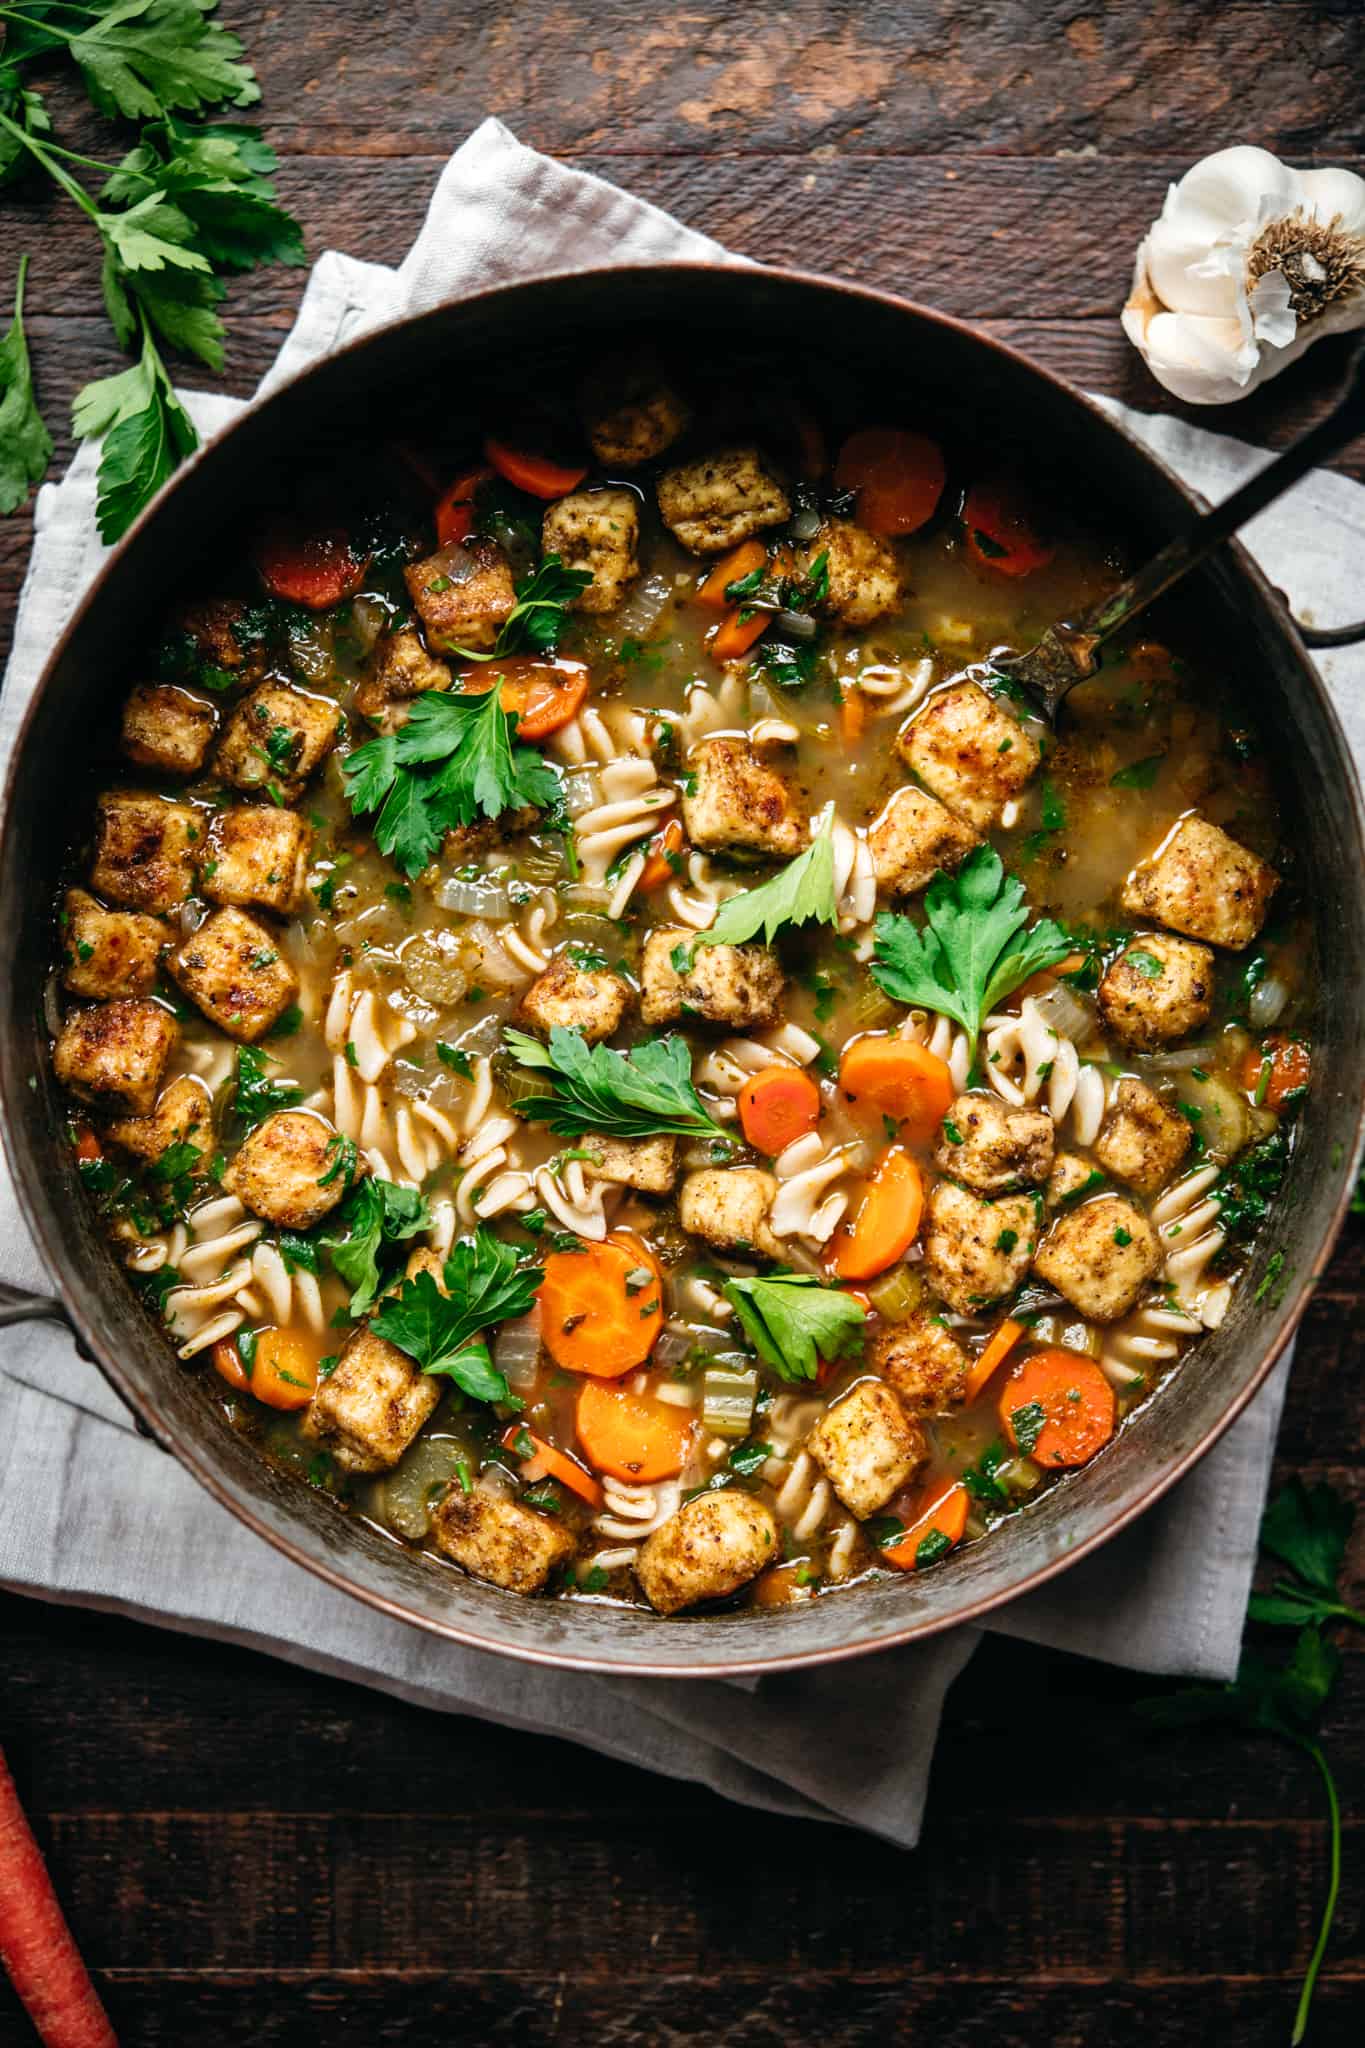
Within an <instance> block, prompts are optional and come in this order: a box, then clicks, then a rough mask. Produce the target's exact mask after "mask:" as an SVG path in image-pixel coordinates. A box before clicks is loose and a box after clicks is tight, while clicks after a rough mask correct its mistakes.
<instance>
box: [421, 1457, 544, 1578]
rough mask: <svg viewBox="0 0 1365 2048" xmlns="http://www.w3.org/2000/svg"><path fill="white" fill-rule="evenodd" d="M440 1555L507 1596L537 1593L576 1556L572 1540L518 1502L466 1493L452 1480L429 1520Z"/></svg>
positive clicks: (532, 1510) (485, 1494)
mask: <svg viewBox="0 0 1365 2048" xmlns="http://www.w3.org/2000/svg"><path fill="white" fill-rule="evenodd" d="M431 1538H432V1541H433V1543H434V1544H435V1545H436V1548H437V1549H438V1550H441V1551H444V1553H445V1555H446V1556H447V1557H449V1558H453V1559H454V1561H455V1563H456V1564H459V1565H463V1566H464V1568H465V1570H466V1571H467V1572H470V1573H472V1574H473V1576H474V1577H475V1578H476V1579H487V1580H489V1582H490V1583H491V1584H492V1585H494V1586H501V1587H502V1588H503V1589H504V1591H506V1592H508V1593H538V1592H539V1591H540V1589H541V1587H542V1586H543V1585H544V1584H545V1581H546V1580H547V1579H548V1578H549V1576H550V1573H551V1572H552V1571H553V1570H554V1569H555V1567H556V1565H561V1564H567V1563H568V1561H569V1559H570V1558H571V1557H572V1556H573V1550H574V1536H573V1532H572V1530H570V1529H566V1528H565V1527H564V1526H563V1524H562V1523H561V1522H556V1521H552V1520H551V1518H550V1517H549V1515H538V1514H536V1512H535V1510H534V1509H533V1508H528V1507H524V1506H523V1505H522V1503H521V1502H520V1501H519V1500H510V1499H509V1500H503V1499H500V1498H498V1497H497V1496H495V1495H493V1494H490V1493H466V1492H465V1490H464V1488H463V1487H462V1486H461V1485H460V1484H459V1482H458V1481H457V1480H452V1481H451V1483H450V1485H449V1486H448V1487H447V1489H446V1491H445V1492H444V1494H442V1496H441V1498H440V1500H439V1501H438V1502H437V1504H436V1506H435V1508H434V1509H433V1510H432V1516H431Z"/></svg>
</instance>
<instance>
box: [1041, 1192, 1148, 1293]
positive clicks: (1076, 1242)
mask: <svg viewBox="0 0 1365 2048" xmlns="http://www.w3.org/2000/svg"><path fill="white" fill-rule="evenodd" d="M1160 1264H1161V1247H1160V1245H1159V1244H1158V1243H1157V1241H1156V1232H1155V1231H1154V1230H1153V1229H1152V1226H1151V1224H1150V1223H1149V1222H1148V1221H1147V1218H1146V1217H1145V1216H1144V1215H1143V1213H1142V1211H1141V1210H1140V1209H1137V1208H1135V1207H1134V1206H1133V1204H1132V1203H1131V1202H1130V1201H1127V1200H1126V1199H1125V1198H1124V1197H1123V1196H1122V1195H1100V1196H1097V1198H1096V1199H1095V1200H1094V1201H1093V1202H1082V1203H1081V1204H1080V1206H1079V1208H1076V1209H1070V1210H1068V1211H1067V1213H1066V1214H1065V1215H1063V1216H1059V1217H1058V1218H1057V1221H1056V1222H1055V1223H1054V1224H1053V1225H1052V1228H1051V1229H1050V1230H1049V1231H1048V1234H1047V1236H1046V1237H1045V1238H1044V1240H1043V1242H1042V1244H1041V1246H1040V1247H1039V1250H1038V1256H1037V1258H1036V1259H1035V1260H1034V1262H1033V1270H1034V1272H1035V1273H1036V1274H1037V1275H1038V1278H1039V1279H1040V1280H1044V1281H1046V1282H1047V1285H1048V1286H1049V1287H1055V1288H1056V1290H1057V1292H1058V1294H1060V1295H1063V1296H1064V1297H1065V1298H1066V1300H1067V1301H1069V1302H1070V1303H1071V1306H1072V1307H1073V1308H1074V1309H1076V1310H1078V1311H1079V1313H1080V1314H1081V1315H1083V1316H1084V1317H1085V1319H1086V1321H1087V1322H1090V1323H1116V1322H1117V1321H1118V1320H1119V1317H1120V1316H1126V1315H1127V1313H1128V1311H1129V1309H1130V1308H1132V1307H1133V1305H1134V1304H1135V1302H1136V1301H1137V1298H1138V1296H1139V1295H1140V1294H1141V1292H1142V1290H1143V1288H1144V1287H1145V1286H1146V1284H1147V1282H1148V1281H1149V1280H1150V1279H1151V1277H1152V1275H1153V1274H1154V1273H1155V1272H1156V1270H1157V1267H1158V1266H1159V1265H1160Z"/></svg>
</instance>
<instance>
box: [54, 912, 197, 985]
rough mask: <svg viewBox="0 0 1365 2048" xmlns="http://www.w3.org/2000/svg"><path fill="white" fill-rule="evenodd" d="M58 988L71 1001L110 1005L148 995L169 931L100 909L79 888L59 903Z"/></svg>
mask: <svg viewBox="0 0 1365 2048" xmlns="http://www.w3.org/2000/svg"><path fill="white" fill-rule="evenodd" d="M61 926H62V986H63V987H64V988H68V989H70V991H71V993H72V995H73V996H89V997H91V998H92V999H93V1000H94V1001H96V1002H112V1001H113V1000H114V999H115V998H116V997H118V996H145V995H150V994H151V991H152V989H153V988H154V987H155V986H156V971H157V963H158V962H159V960H160V958H161V949H162V947H163V946H168V945H169V944H170V942H171V929H170V927H169V925H164V924H162V922H161V921H160V919H159V918H155V917H143V916H142V915H141V914H140V913H139V912H138V911H135V910H106V909H105V907H104V905H103V904H102V903H97V902H96V901H95V899H94V897H93V896H91V895H88V894H87V893H86V891H85V890H84V889H68V890H67V892H66V895H65V897H64V898H63V901H62V918H61Z"/></svg>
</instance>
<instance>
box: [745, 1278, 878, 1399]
mask: <svg viewBox="0 0 1365 2048" xmlns="http://www.w3.org/2000/svg"><path fill="white" fill-rule="evenodd" d="M722 1292H723V1293H724V1295H725V1298H726V1300H727V1301H728V1302H729V1303H730V1304H731V1306H732V1307H733V1309H734V1311H735V1314H736V1315H737V1316H738V1317H739V1320H740V1324H741V1327H742V1328H743V1331H744V1334H745V1336H746V1337H747V1338H748V1340H749V1342H750V1344H751V1345H752V1346H753V1348H754V1350H755V1351H756V1352H757V1354H758V1356H759V1357H760V1358H761V1359H762V1360H763V1363H764V1364H765V1365H769V1366H771V1367H772V1369H773V1371H774V1372H775V1373H777V1374H778V1376H779V1377H780V1378H781V1379H784V1380H792V1381H798V1380H813V1379H815V1378H816V1376H817V1374H818V1373H819V1370H820V1361H821V1359H822V1358H823V1359H828V1360H830V1361H833V1360H834V1359H838V1358H844V1357H850V1358H851V1357H856V1356H857V1355H858V1354H859V1353H860V1352H861V1350H862V1345H863V1324H864V1322H865V1320H866V1317H865V1315H864V1312H863V1309H862V1308H861V1307H860V1305H859V1304H858V1303H857V1302H856V1301H854V1300H853V1299H852V1297H851V1296H849V1295H847V1294H845V1293H843V1292H842V1291H841V1290H840V1289H838V1288H835V1287H824V1286H822V1285H821V1283H820V1281H818V1280H816V1279H815V1278H814V1277H813V1276H812V1275H811V1274H809V1273H774V1274H773V1275H772V1276H771V1277H770V1278H768V1279H751V1280H727V1281H726V1282H725V1285H724V1287H723V1289H722Z"/></svg>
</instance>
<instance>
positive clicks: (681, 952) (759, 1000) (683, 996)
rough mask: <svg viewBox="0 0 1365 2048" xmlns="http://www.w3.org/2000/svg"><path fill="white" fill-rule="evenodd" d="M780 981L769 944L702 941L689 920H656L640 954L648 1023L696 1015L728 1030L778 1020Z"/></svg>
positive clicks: (643, 1006) (642, 1007)
mask: <svg viewBox="0 0 1365 2048" xmlns="http://www.w3.org/2000/svg"><path fill="white" fill-rule="evenodd" d="M783 987H784V982H783V978H782V969H781V967H780V966H779V965H778V961H777V955H776V953H774V951H773V949H772V947H771V946H758V945H749V946H704V945H701V944H699V943H698V939H697V934H696V932H694V931H692V930H691V929H690V928H689V927H688V926H687V925H681V924H666V925H660V926H659V927H658V928H657V929H656V930H654V931H652V932H651V933H650V935H649V937H648V938H647V939H646V940H645V946H644V952H643V953H642V955H641V957H640V1015H641V1017H642V1018H643V1020H644V1022H645V1023H646V1024H671V1023H673V1022H675V1021H676V1020H677V1019H678V1018H679V1017H684V1016H686V1017H693V1018H696V1017H700V1018H703V1019H704V1020H705V1021H706V1022H707V1023H708V1024H725V1025H728V1026H730V1028H731V1029H739V1028H741V1027H742V1028H745V1029H757V1028H758V1027H759V1026H760V1025H763V1024H773V1023H775V1022H776V1021H777V1014H778V1006H779V1004H780V1003H781V1000H782V990H783Z"/></svg>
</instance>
